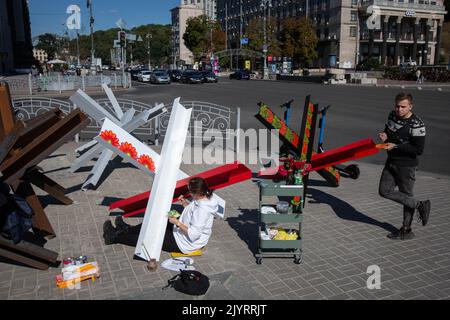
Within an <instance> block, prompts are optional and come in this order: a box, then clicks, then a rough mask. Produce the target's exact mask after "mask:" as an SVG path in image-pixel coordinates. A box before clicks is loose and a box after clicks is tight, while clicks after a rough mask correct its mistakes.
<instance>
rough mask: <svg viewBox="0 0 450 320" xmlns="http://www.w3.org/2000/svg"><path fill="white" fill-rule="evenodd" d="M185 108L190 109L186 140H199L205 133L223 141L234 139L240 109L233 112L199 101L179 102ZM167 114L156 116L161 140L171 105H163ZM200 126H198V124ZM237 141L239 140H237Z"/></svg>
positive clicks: (164, 132)
mask: <svg viewBox="0 0 450 320" xmlns="http://www.w3.org/2000/svg"><path fill="white" fill-rule="evenodd" d="M180 103H181V104H182V105H183V106H185V107H186V108H192V109H193V110H192V116H191V122H190V124H189V133H188V138H194V139H195V138H197V139H200V138H202V137H203V136H204V134H205V132H206V131H208V133H210V134H213V135H215V136H221V137H222V138H223V140H229V139H233V138H235V137H236V136H235V134H237V133H238V131H239V129H240V116H241V115H240V112H241V110H240V108H236V111H233V110H232V109H231V108H229V107H225V106H221V105H217V104H213V103H209V102H201V101H181V102H180ZM165 107H166V108H167V109H168V112H167V113H165V114H162V115H161V116H158V118H159V121H158V128H157V131H158V132H159V135H160V137H161V138H163V137H164V136H165V134H166V131H167V126H168V125H169V119H170V112H171V110H172V104H168V105H165ZM199 123H200V124H201V126H198V124H199ZM237 141H239V139H237Z"/></svg>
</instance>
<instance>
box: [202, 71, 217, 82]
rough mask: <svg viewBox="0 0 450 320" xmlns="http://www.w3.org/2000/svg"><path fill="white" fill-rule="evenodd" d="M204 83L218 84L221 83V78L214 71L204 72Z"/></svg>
mask: <svg viewBox="0 0 450 320" xmlns="http://www.w3.org/2000/svg"><path fill="white" fill-rule="evenodd" d="M203 81H204V82H207V83H209V82H212V83H217V82H219V77H218V76H217V75H216V74H215V73H214V72H212V71H203Z"/></svg>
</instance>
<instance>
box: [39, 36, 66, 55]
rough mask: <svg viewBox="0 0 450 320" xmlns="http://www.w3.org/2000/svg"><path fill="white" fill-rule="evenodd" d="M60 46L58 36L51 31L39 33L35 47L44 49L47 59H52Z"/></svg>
mask: <svg viewBox="0 0 450 320" xmlns="http://www.w3.org/2000/svg"><path fill="white" fill-rule="evenodd" d="M59 47H60V42H59V40H58V37H57V36H56V35H54V34H51V33H45V34H41V35H40V36H39V37H38V44H37V45H36V49H39V50H44V51H45V52H46V53H47V56H48V60H53V59H54V58H55V55H56V53H57V52H58V49H59Z"/></svg>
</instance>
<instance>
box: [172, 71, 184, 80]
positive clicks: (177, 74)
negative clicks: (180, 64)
mask: <svg viewBox="0 0 450 320" xmlns="http://www.w3.org/2000/svg"><path fill="white" fill-rule="evenodd" d="M182 74H183V71H181V70H170V71H169V75H170V80H171V81H173V82H179V81H180V79H181V75H182Z"/></svg>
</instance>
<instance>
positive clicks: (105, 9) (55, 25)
mask: <svg viewBox="0 0 450 320" xmlns="http://www.w3.org/2000/svg"><path fill="white" fill-rule="evenodd" d="M28 2H29V8H30V19H31V32H32V36H33V37H36V36H38V35H40V34H43V33H55V34H59V35H62V34H63V33H64V32H65V30H66V29H65V23H66V20H67V18H68V16H69V15H68V14H67V13H66V9H67V7H68V6H69V5H71V4H76V5H78V6H79V7H80V8H81V20H82V29H81V32H80V33H81V34H88V33H89V32H90V28H89V9H88V8H87V7H86V3H87V1H86V0H28ZM180 2H181V1H180V0H92V3H93V9H94V12H93V14H94V19H95V23H94V31H96V30H106V29H109V28H116V27H117V26H116V22H117V21H118V20H119V19H120V18H122V19H123V20H125V21H126V23H127V28H128V29H131V28H133V27H135V26H139V25H143V24H152V23H153V24H170V23H171V16H170V9H172V8H175V7H176V6H177V5H179V4H180ZM63 24H64V25H63Z"/></svg>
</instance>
